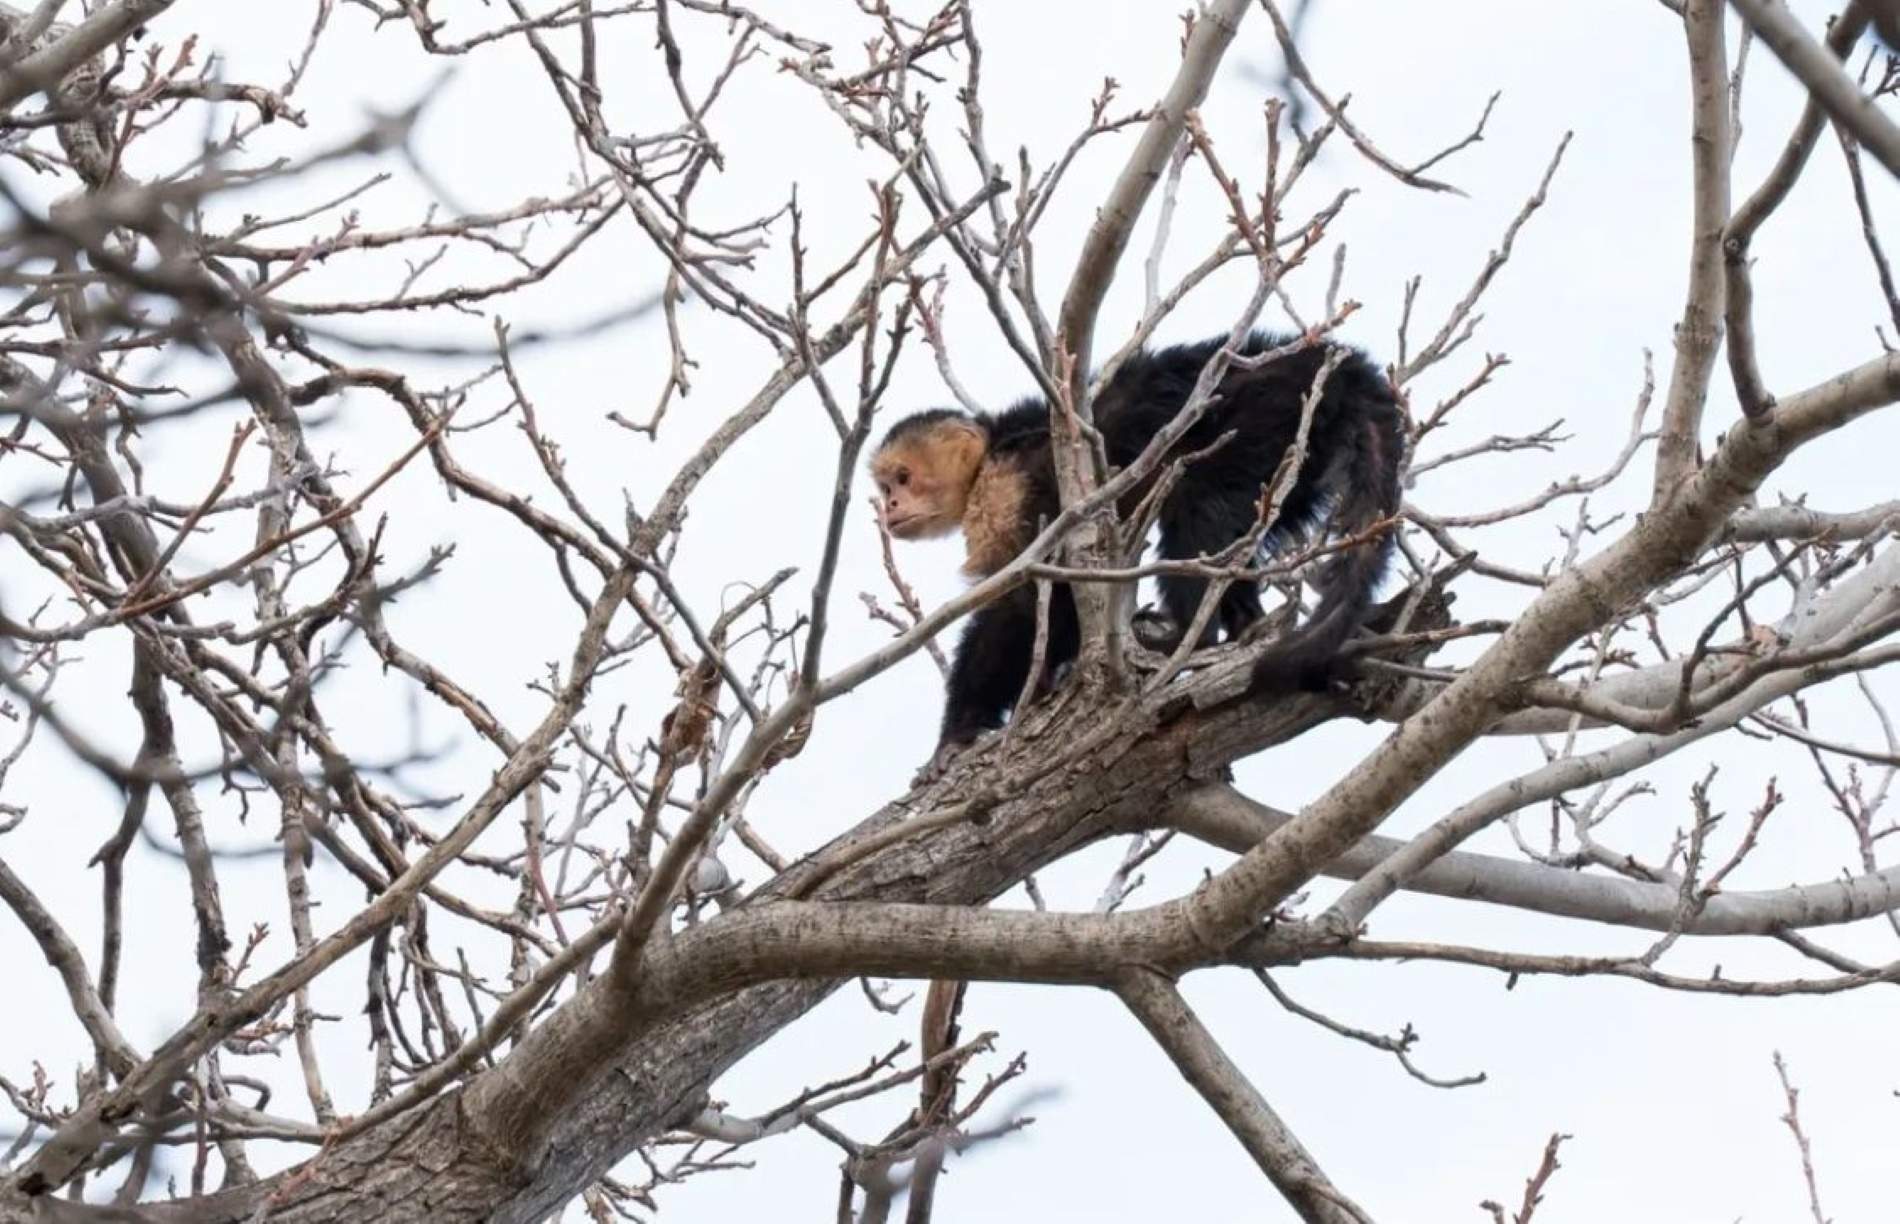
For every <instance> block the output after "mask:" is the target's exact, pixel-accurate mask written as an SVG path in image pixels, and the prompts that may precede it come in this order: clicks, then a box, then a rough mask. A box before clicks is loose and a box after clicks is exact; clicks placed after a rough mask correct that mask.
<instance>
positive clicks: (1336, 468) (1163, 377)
mask: <svg viewBox="0 0 1900 1224" xmlns="http://www.w3.org/2000/svg"><path fill="white" fill-rule="evenodd" d="M1286 339H1287V338H1286V337H1280V336H1274V335H1271V334H1267V333H1261V332H1256V333H1254V334H1253V335H1251V336H1249V337H1248V339H1247V341H1246V343H1245V344H1244V345H1243V346H1242V349H1241V351H1242V352H1243V353H1244V354H1247V355H1252V354H1256V353H1261V352H1264V351H1266V350H1268V349H1272V348H1276V347H1279V346H1280V345H1282V344H1284V343H1286ZM1224 340H1225V337H1218V338H1215V339H1211V340H1204V341H1202V342H1200V343H1198V344H1186V345H1178V346H1176V347H1173V348H1166V349H1160V350H1157V351H1151V352H1146V353H1142V354H1140V355H1138V356H1136V357H1133V358H1131V359H1130V360H1129V361H1128V362H1127V363H1126V364H1124V365H1123V366H1122V368H1121V369H1120V370H1119V371H1118V372H1117V373H1116V375H1115V377H1114V379H1113V381H1112V382H1110V383H1109V385H1108V386H1107V387H1105V388H1103V389H1102V391H1101V392H1100V393H1099V394H1098V395H1097V397H1096V402H1095V422H1096V426H1097V428H1098V429H1099V430H1100V431H1101V433H1102V436H1103V439H1104V441H1105V442H1106V444H1107V450H1108V459H1109V462H1110V463H1112V464H1114V465H1115V466H1116V467H1126V466H1127V465H1128V464H1130V463H1132V462H1134V460H1135V458H1136V457H1137V456H1138V455H1140V454H1141V452H1142V450H1143V448H1145V447H1146V446H1147V444H1148V442H1149V441H1150V440H1151V439H1152V438H1153V437H1154V435H1155V434H1156V432H1158V431H1159V430H1160V429H1161V428H1162V427H1163V426H1165V425H1166V424H1167V423H1168V422H1169V421H1171V420H1172V419H1173V418H1174V416H1175V414H1176V413H1178V412H1179V411H1180V409H1181V406H1182V405H1183V404H1185V403H1186V402H1187V399H1188V396H1189V395H1190V394H1192V392H1193V389H1194V383H1195V381H1196V379H1198V378H1199V377H1200V373H1201V368H1202V367H1203V366H1204V365H1206V364H1207V361H1208V359H1209V358H1210V357H1212V356H1213V355H1214V353H1215V351H1216V350H1217V349H1218V348H1219V347H1220V346H1221V344H1222V343H1223V342H1224ZM1325 357H1326V351H1325V349H1324V348H1323V347H1322V346H1318V345H1314V346H1310V347H1307V348H1304V349H1301V350H1299V351H1297V352H1294V353H1290V354H1288V355H1285V356H1282V357H1279V358H1277V359H1275V360H1273V361H1270V362H1268V363H1266V364H1265V365H1263V366H1262V367H1261V368H1259V369H1257V370H1245V369H1238V368H1232V367H1230V368H1229V370H1228V371H1227V374H1226V376H1225V377H1224V378H1223V379H1222V381H1221V384H1220V388H1219V398H1218V399H1217V400H1216V401H1215V402H1214V403H1213V404H1212V405H1211V406H1210V407H1209V408H1208V410H1207V411H1206V412H1205V413H1204V414H1203V415H1202V416H1201V419H1200V420H1199V421H1197V422H1196V423H1195V425H1194V427H1193V428H1192V429H1190V430H1188V432H1187V434H1186V436H1185V437H1183V438H1182V439H1181V440H1180V441H1179V442H1178V443H1176V446H1175V450H1174V453H1175V454H1177V455H1178V454H1187V453H1190V452H1193V451H1198V450H1202V449H1204V448H1207V447H1209V446H1212V445H1213V444H1214V442H1215V441H1216V440H1217V439H1218V438H1219V437H1220V436H1221V435H1222V434H1223V433H1226V432H1227V431H1229V430H1232V431H1233V433H1234V436H1233V437H1232V438H1231V439H1229V440H1228V441H1227V442H1226V444H1225V445H1223V446H1220V447H1219V448H1217V449H1215V450H1214V451H1213V453H1211V454H1209V455H1207V456H1205V457H1203V458H1200V459H1197V460H1195V461H1194V462H1193V463H1191V464H1189V465H1188V466H1187V468H1186V470H1185V472H1184V473H1183V474H1182V477H1181V479H1180V480H1179V481H1178V482H1177V483H1176V484H1175V486H1174V488H1173V490H1172V491H1170V493H1169V494H1168V497H1167V500H1166V501H1165V502H1164V503H1163V504H1162V506H1161V511H1160V515H1159V526H1160V533H1161V547H1160V555H1161V556H1163V557H1165V558H1169V559H1184V558H1194V557H1199V556H1205V555H1210V554H1213V553H1217V552H1219V551H1220V550H1222V549H1223V548H1226V547H1227V546H1228V545H1229V544H1232V543H1233V542H1234V541H1235V540H1236V539H1238V538H1239V537H1240V536H1241V535H1243V534H1244V533H1246V532H1247V531H1248V530H1250V529H1251V528H1252V527H1253V525H1254V522H1255V519H1256V515H1257V513H1258V505H1259V501H1260V497H1261V493H1262V490H1263V489H1264V487H1265V486H1266V485H1267V484H1268V482H1270V481H1271V480H1272V479H1273V475H1274V471H1275V469H1276V468H1277V466H1278V465H1279V462H1280V458H1281V456H1282V455H1284V454H1285V453H1286V451H1287V448H1288V447H1289V446H1291V445H1292V443H1293V441H1294V439H1295V437H1296V435H1297V433H1298V431H1299V424H1300V414H1301V408H1302V405H1303V404H1304V402H1305V399H1306V396H1307V394H1308V391H1309V388H1310V387H1311V386H1312V384H1313V379H1314V377H1315V375H1317V374H1318V372H1319V369H1320V366H1321V365H1322V364H1323V362H1324V361H1325ZM960 415H961V414H959V413H954V412H951V411H948V410H942V409H938V410H933V411H931V412H928V413H919V414H918V415H917V416H915V417H911V418H909V419H907V420H905V421H901V422H899V423H898V424H897V425H896V426H895V427H894V428H893V429H892V430H891V436H892V437H901V436H903V432H907V431H910V430H913V429H918V428H921V427H923V426H926V425H928V424H929V423H931V422H932V421H940V420H942V419H943V418H944V417H946V416H960ZM976 423H977V425H978V426H979V427H980V428H982V429H983V430H984V431H985V432H986V433H987V434H988V437H989V455H988V459H987V460H986V462H989V463H995V462H998V461H999V460H1001V461H1006V462H1007V461H1013V462H1014V463H1015V464H1016V465H1017V466H1019V467H1020V469H1021V471H1022V472H1023V473H1024V474H1025V478H1026V483H1027V490H1026V496H1025V497H1024V499H1023V518H1024V519H1025V520H1026V529H1025V531H1024V533H1023V539H1024V540H1025V541H1027V540H1028V539H1030V538H1033V536H1034V535H1035V533H1036V526H1037V523H1038V522H1040V521H1047V520H1051V519H1053V518H1054V517H1055V516H1056V514H1057V513H1058V512H1059V510H1060V502H1059V499H1058V496H1057V492H1056V480H1055V466H1054V460H1053V458H1052V457H1051V454H1050V446H1049V406H1048V404H1047V403H1046V402H1045V401H1044V400H1043V399H1041V398H1039V397H1032V398H1029V399H1025V400H1022V401H1020V402H1018V403H1017V404H1015V405H1013V406H1012V407H1010V408H1008V409H1006V410H1004V411H1003V412H1001V413H997V414H994V415H987V414H986V415H985V416H984V417H981V418H978V419H977V422H976ZM1402 449H1403V435H1402V424H1401V421H1400V417H1399V412H1398V408H1397V405H1396V404H1395V402H1394V400H1393V396H1392V391H1391V388H1390V387H1389V385H1388V384H1387V383H1386V380H1385V377H1384V376H1383V375H1382V374H1381V373H1380V372H1379V370H1378V369H1377V368H1376V367H1375V366H1374V365H1373V364H1372V362H1371V361H1370V360H1368V359H1367V358H1366V356H1365V355H1364V354H1363V353H1360V352H1358V351H1357V350H1352V351H1350V352H1349V353H1348V355H1347V356H1346V358H1345V359H1344V360H1343V361H1342V362H1340V364H1339V365H1338V366H1337V367H1336V368H1335V369H1334V370H1333V372H1332V374H1331V376H1330V377H1329V378H1328V380H1327V383H1326V387H1325V390H1324V392H1323V394H1322V395H1321V398H1320V401H1319V404H1318V406H1317V407H1316V409H1315V410H1314V414H1313V423H1312V426H1311V431H1310V435H1309V438H1308V443H1307V452H1306V460H1305V462H1304V463H1303V464H1302V465H1301V468H1300V473H1299V478H1298V479H1297V480H1296V481H1295V483H1294V485H1293V489H1292V491H1291V492H1290V493H1289V494H1288V495H1287V497H1286V499H1285V500H1284V501H1283V502H1282V503H1281V507H1280V513H1279V516H1278V520H1277V522H1276V525H1275V528H1274V530H1273V531H1272V533H1271V534H1270V535H1269V538H1268V540H1267V546H1268V548H1269V550H1272V549H1273V548H1276V547H1284V546H1285V545H1286V544H1287V543H1289V542H1293V541H1298V540H1302V539H1310V538H1312V535H1313V533H1314V531H1315V530H1316V529H1318V528H1320V527H1321V526H1322V524H1323V525H1324V527H1325V529H1327V530H1329V531H1331V532H1333V533H1334V534H1337V535H1340V536H1346V535H1352V534H1357V533H1360V532H1363V531H1364V530H1365V529H1366V528H1367V527H1369V526H1370V525H1371V524H1373V523H1375V522H1377V521H1379V520H1380V519H1383V518H1387V517H1389V516H1391V515H1392V514H1394V513H1395V512H1396V511H1397V509H1398V506H1399V459H1400V455H1401V451H1402ZM1392 540H1393V533H1392V532H1390V531H1387V532H1385V533H1383V534H1381V535H1380V536H1379V538H1378V539H1377V540H1376V541H1373V542H1368V543H1364V544H1360V545H1355V546H1353V547H1351V548H1347V549H1344V550H1342V551H1340V552H1339V553H1337V554H1335V555H1334V556H1333V557H1332V558H1330V559H1329V560H1327V561H1326V562H1325V563H1324V564H1323V565H1322V566H1321V568H1320V572H1319V574H1318V575H1317V577H1316V578H1315V580H1314V586H1315V587H1316V588H1317V590H1318V592H1319V596H1320V598H1319V604H1318V606H1317V607H1316V608H1315V610H1314V612H1313V615H1312V616H1311V618H1310V619H1309V620H1308V621H1307V622H1306V623H1305V624H1304V625H1302V626H1300V627H1299V628H1298V629H1297V630H1294V631H1292V632H1289V633H1288V634H1287V635H1286V636H1285V637H1284V638H1283V639H1282V640H1281V641H1280V642H1279V644H1277V645H1276V646H1274V647H1273V648H1272V649H1271V650H1270V651H1268V653H1267V654H1266V655H1264V656H1263V657H1262V658H1261V659H1260V661H1259V663H1258V665H1257V666H1256V668H1255V671H1254V677H1253V689H1254V690H1255V691H1260V690H1269V691H1289V690H1299V689H1308V690H1311V689H1318V688H1323V687H1324V685H1325V684H1326V683H1327V681H1328V680H1329V679H1330V678H1331V676H1332V675H1333V674H1334V669H1333V664H1334V660H1335V658H1336V656H1337V655H1338V653H1339V649H1340V647H1341V645H1342V644H1344V642H1345V641H1346V639H1347V638H1348V637H1350V636H1351V634H1352V633H1353V631H1354V630H1355V629H1356V628H1357V627H1358V626H1359V623H1360V622H1361V620H1362V619H1363V618H1364V616H1365V613H1366V611H1367V609H1368V607H1369V606H1370V604H1371V598H1372V593H1373V589H1374V588H1375V587H1376V586H1377V584H1378V581H1379V578H1380V577H1381V575H1382V574H1383V573H1384V571H1385V566H1386V563H1387V560H1388V559H1389V557H1390V555H1391V552H1392V547H1393V545H1392ZM1205 585H1206V580H1205V579H1202V578H1198V577H1191V576H1185V575H1164V576H1162V578H1161V579H1160V586H1161V601H1162V604H1163V605H1164V606H1165V607H1166V609H1167V611H1168V613H1169V615H1170V617H1171V618H1172V619H1173V621H1174V622H1175V624H1176V625H1178V626H1180V628H1181V630H1182V631H1185V630H1186V628H1187V626H1188V624H1189V623H1190V622H1191V621H1192V619H1193V617H1194V610H1195V608H1196V607H1197V606H1198V605H1199V603H1200V600H1201V595H1202V592H1203V590H1204V589H1205ZM1261 614H1262V610H1261V606H1260V593H1259V590H1258V588H1257V587H1256V586H1254V585H1253V584H1251V583H1245V582H1236V583H1232V584H1230V585H1229V586H1228V587H1227V589H1226V591H1225V592H1224V593H1223V594H1222V596H1221V602H1220V606H1219V609H1218V623H1219V625H1220V627H1221V628H1222V629H1223V630H1225V631H1226V633H1227V635H1228V636H1229V637H1230V638H1232V637H1235V636H1238V635H1239V634H1240V633H1241V631H1242V630H1244V629H1246V628H1247V626H1249V625H1251V624H1252V623H1253V622H1254V621H1256V620H1258V619H1259V618H1260V616H1261ZM1035 631H1036V593H1035V589H1034V587H1033V585H1027V586H1023V587H1019V588H1017V589H1016V590H1015V591H1012V592H1011V593H1010V594H1009V595H1007V596H1005V597H1003V598H1001V599H999V600H997V601H996V602H994V603H992V604H989V605H988V606H986V607H984V608H982V609H980V610H978V611H977V612H976V613H975V614H974V615H973V616H972V617H971V618H970V622H969V624H968V626H967V627H966V628H965V629H964V632H963V638H962V641H961V643H960V644H959V646H958V647H957V655H956V661H955V663H954V665H953V666H952V667H951V670H950V681H949V691H948V694H947V699H946V703H945V708H944V719H943V740H944V741H945V742H948V743H962V742H966V741H968V740H971V739H974V738H975V737H976V736H977V734H979V733H980V732H982V731H984V730H986V729H988V728H991V727H996V726H1000V725H1001V724H1002V721H1003V716H1004V714H1005V712H1006V711H1007V710H1008V709H1009V707H1010V706H1011V704H1012V703H1014V702H1015V701H1016V699H1017V698H1018V696H1019V695H1020V694H1021V693H1022V689H1023V682H1024V680H1025V678H1026V677H1027V676H1028V673H1029V665H1030V661H1031V655H1032V653H1033V644H1034V639H1035ZM1077 645H1078V641H1077V622H1076V613H1075V603H1074V600H1073V598H1072V597H1071V595H1070V593H1069V591H1068V588H1067V586H1066V585H1063V584H1058V585H1057V586H1056V587H1055V589H1054V590H1053V591H1052V592H1051V598H1050V601H1049V639H1048V647H1047V650H1046V654H1045V659H1046V663H1047V666H1048V667H1049V668H1050V669H1052V670H1053V669H1054V668H1056V667H1058V666H1060V665H1061V664H1063V663H1066V662H1068V661H1070V660H1072V659H1074V658H1075V654H1076V649H1077Z"/></svg>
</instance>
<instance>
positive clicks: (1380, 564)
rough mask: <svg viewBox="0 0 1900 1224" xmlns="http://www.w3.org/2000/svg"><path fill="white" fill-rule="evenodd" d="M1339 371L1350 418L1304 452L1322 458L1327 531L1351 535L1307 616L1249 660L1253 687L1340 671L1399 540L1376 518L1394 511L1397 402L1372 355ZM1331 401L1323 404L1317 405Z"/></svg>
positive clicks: (1326, 571) (1321, 682)
mask: <svg viewBox="0 0 1900 1224" xmlns="http://www.w3.org/2000/svg"><path fill="white" fill-rule="evenodd" d="M1352 366H1357V367H1358V368H1356V369H1352V368H1351V367H1352ZM1349 369H1350V373H1348V370H1349ZM1341 374H1346V375H1347V386H1346V387H1344V388H1341V390H1343V391H1345V392H1346V394H1345V395H1344V396H1343V397H1342V399H1341V401H1340V402H1339V403H1338V404H1337V405H1336V410H1337V409H1343V410H1344V411H1343V412H1342V416H1343V417H1344V419H1345V422H1346V423H1347V426H1346V428H1345V429H1343V430H1339V431H1337V432H1334V433H1333V436H1332V438H1331V439H1330V440H1331V441H1332V443H1333V445H1332V447H1331V449H1330V453H1327V454H1325V455H1323V456H1314V455H1311V453H1310V452H1309V461H1310V460H1311V459H1312V458H1315V457H1317V458H1320V459H1321V460H1322V462H1321V470H1320V472H1319V473H1318V477H1319V481H1318V483H1319V486H1320V487H1319V489H1318V490H1317V492H1318V493H1319V496H1320V498H1321V499H1322V500H1323V501H1324V503H1325V504H1326V505H1327V506H1328V507H1329V508H1330V512H1329V513H1328V514H1326V516H1325V534H1327V535H1329V536H1331V537H1333V539H1334V540H1335V541H1336V542H1337V541H1343V540H1354V541H1355V542H1353V543H1351V544H1347V545H1345V546H1343V547H1341V548H1340V550H1339V551H1338V552H1337V553H1335V554H1334V555H1333V556H1331V557H1329V558H1328V559H1327V560H1325V561H1324V562H1322V563H1321V566H1320V570H1319V573H1318V575H1317V576H1316V577H1315V578H1314V579H1313V586H1314V588H1315V589H1316V590H1317V591H1318V592H1319V604H1318V606H1317V607H1316V608H1315V609H1314V611H1313V614H1312V616H1311V617H1309V618H1308V619H1307V621H1306V623H1305V624H1303V625H1300V626H1299V627H1298V628H1295V629H1291V630H1288V631H1287V633H1286V634H1285V635H1284V636H1282V637H1281V638H1280V639H1279V641H1278V642H1276V643H1275V644H1274V645H1273V646H1272V647H1271V648H1270V649H1268V651H1267V652H1266V653H1265V654H1264V655H1262V656H1261V657H1260V659H1259V661H1258V662H1256V663H1255V664H1254V669H1253V676H1252V682H1251V684H1250V685H1249V691H1250V692H1252V693H1262V692H1266V693H1274V692H1279V693H1285V692H1300V691H1305V692H1317V691H1321V690H1324V689H1325V688H1326V687H1327V685H1328V684H1329V683H1330V682H1331V681H1332V680H1333V679H1334V678H1335V677H1336V676H1337V675H1338V673H1339V654H1340V650H1341V648H1342V647H1344V646H1345V644H1346V642H1347V640H1348V639H1350V638H1351V637H1352V635H1353V632H1354V631H1355V630H1356V629H1358V627H1359V626H1360V625H1361V624H1362V623H1364V621H1365V619H1366V614H1367V612H1368V611H1369V610H1370V608H1371V606H1372V596H1373V592H1374V591H1375V590H1376V589H1377V587H1378V585H1379V580H1380V578H1382V577H1383V576H1384V574H1385V570H1386V565H1387V563H1388V562H1389V561H1390V560H1391V557H1392V552H1393V549H1394V548H1395V547H1396V543H1397V531H1398V529H1397V526H1396V525H1389V526H1385V527H1381V526H1380V524H1381V523H1382V522H1384V521H1386V520H1389V519H1392V518H1394V517H1395V516H1396V515H1397V514H1398V511H1399V501H1400V484H1399V462H1400V459H1401V458H1402V451H1403V449H1404V439H1403V434H1402V430H1403V422H1402V419H1401V417H1400V415H1399V411H1398V405H1397V402H1396V401H1395V400H1394V398H1393V395H1392V390H1391V387H1390V386H1389V385H1388V384H1387V382H1386V380H1385V378H1384V376H1383V375H1381V374H1378V373H1376V372H1374V371H1373V370H1372V368H1371V363H1370V362H1365V361H1364V360H1363V359H1361V360H1360V361H1358V362H1352V363H1349V365H1348V366H1347V367H1342V369H1341V370H1340V371H1339V372H1338V373H1336V374H1335V377H1336V378H1337V377H1339V375H1341ZM1368 375H1370V377H1368ZM1328 406H1332V405H1324V404H1323V405H1322V411H1324V410H1325V408H1326V407H1328ZM1301 483H1304V479H1302V481H1301ZM1275 534H1276V535H1277V534H1278V533H1275Z"/></svg>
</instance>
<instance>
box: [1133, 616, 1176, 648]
mask: <svg viewBox="0 0 1900 1224" xmlns="http://www.w3.org/2000/svg"><path fill="white" fill-rule="evenodd" d="M1129 628H1130V629H1131V630H1133V631H1134V634H1135V640H1136V641H1137V642H1139V643H1141V644H1142V645H1143V646H1146V647H1147V648H1148V649H1149V650H1152V651H1155V652H1156V653H1158V654H1170V653H1172V652H1173V650H1174V648H1175V647H1176V646H1179V645H1180V644H1181V634H1182V632H1183V630H1182V628H1181V626H1180V625H1177V624H1175V622H1174V618H1173V617H1172V616H1169V615H1168V614H1167V613H1166V612H1163V611H1162V610H1161V609H1159V608H1143V609H1141V610H1140V611H1138V612H1136V613H1135V615H1134V618H1133V619H1132V620H1131V621H1130V622H1129Z"/></svg>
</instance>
